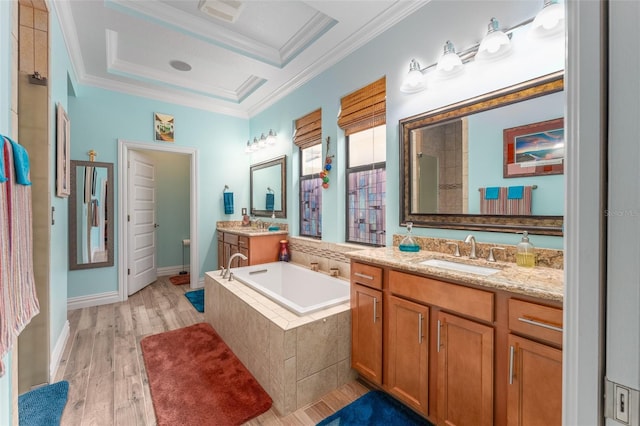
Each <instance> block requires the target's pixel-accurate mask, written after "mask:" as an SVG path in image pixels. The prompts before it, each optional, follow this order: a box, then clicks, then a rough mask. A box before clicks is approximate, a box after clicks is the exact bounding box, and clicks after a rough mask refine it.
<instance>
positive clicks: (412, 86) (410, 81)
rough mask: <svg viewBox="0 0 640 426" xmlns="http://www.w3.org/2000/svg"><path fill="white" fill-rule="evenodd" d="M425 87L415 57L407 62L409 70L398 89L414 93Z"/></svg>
mask: <svg viewBox="0 0 640 426" xmlns="http://www.w3.org/2000/svg"><path fill="white" fill-rule="evenodd" d="M426 88H427V85H426V82H425V79H424V75H423V74H422V71H420V64H419V63H418V61H416V60H415V59H412V60H411V62H410V63H409V72H408V73H407V75H406V76H405V77H404V80H403V81H402V85H401V86H400V91H401V92H404V93H416V92H420V91H421V90H424V89H426Z"/></svg>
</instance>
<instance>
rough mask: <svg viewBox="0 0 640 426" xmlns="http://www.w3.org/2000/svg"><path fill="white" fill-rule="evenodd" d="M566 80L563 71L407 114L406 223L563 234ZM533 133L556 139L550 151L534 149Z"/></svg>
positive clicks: (403, 144)
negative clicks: (421, 112) (531, 144)
mask: <svg viewBox="0 0 640 426" xmlns="http://www.w3.org/2000/svg"><path fill="white" fill-rule="evenodd" d="M563 78H564V73H563V72H557V73H554V74H550V75H547V76H543V77H540V78H537V79H534V80H530V81H527V82H523V83H520V84H518V85H515V86H511V87H507V88H504V89H501V90H498V91H495V92H491V93H488V94H485V95H482V96H479V97H476V98H472V99H469V100H466V101H462V102H459V103H456V104H452V105H449V106H445V107H442V108H439V109H437V110H433V111H428V112H426V113H423V114H419V115H416V116H412V117H408V118H405V119H402V120H400V123H399V124H400V125H399V128H400V184H401V193H400V208H401V212H400V220H401V222H402V224H404V223H406V222H413V224H414V226H418V227H434V228H448V229H468V230H479V231H494V232H515V231H524V230H526V231H529V232H530V233H532V234H537V235H557V236H561V235H562V229H563V215H564V211H563V209H564V175H563V174H562V165H563V162H564V158H563V156H564V128H563V124H562V123H563V121H562V119H563V116H564V105H565V100H564V92H563V88H564V82H563ZM547 123H551V124H553V125H551V124H547ZM558 123H560V125H559V126H558ZM552 127H553V129H552ZM514 129H517V131H516V130H514ZM528 130H532V131H531V132H529V131H528ZM552 137H553V138H557V139H555V140H554V141H553V143H551V142H550V140H551V138H552ZM518 138H520V140H519V139H518ZM527 138H529V139H527ZM531 138H534V139H535V141H538V142H539V141H542V140H543V139H549V140H547V141H546V142H547V143H548V144H549V146H550V149H549V150H547V149H546V148H548V147H549V146H547V147H538V148H535V149H532V148H530V144H529V142H530V139H531ZM518 144H520V145H518ZM519 147H522V148H519ZM527 147H529V148H527ZM543 148H544V149H543ZM547 151H553V152H551V153H548V152H547ZM547 170H553V173H552V172H548V173H547V172H545V171H547ZM558 170H560V171H559V172H558ZM507 171H509V172H507ZM512 193H513V194H514V196H513V197H512ZM523 194H524V195H523Z"/></svg>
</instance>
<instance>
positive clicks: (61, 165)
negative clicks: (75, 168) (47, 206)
mask: <svg viewBox="0 0 640 426" xmlns="http://www.w3.org/2000/svg"><path fill="white" fill-rule="evenodd" d="M70 167H71V123H70V121H69V117H68V116H67V112H66V111H65V110H64V108H63V107H62V105H61V104H60V103H58V104H57V105H56V195H57V196H58V197H63V198H66V197H68V196H69V194H70V193H71V169H70Z"/></svg>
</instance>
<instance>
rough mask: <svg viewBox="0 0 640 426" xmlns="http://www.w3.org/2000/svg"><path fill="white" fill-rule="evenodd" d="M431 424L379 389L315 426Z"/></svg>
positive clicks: (406, 425) (429, 425) (407, 425)
mask: <svg viewBox="0 0 640 426" xmlns="http://www.w3.org/2000/svg"><path fill="white" fill-rule="evenodd" d="M413 425H415V426H418V425H420V426H432V425H431V423H429V422H428V421H426V420H425V419H423V418H422V417H420V416H419V415H417V414H416V413H414V412H413V411H411V409H409V408H407V407H405V406H404V405H402V404H401V403H400V402H398V401H396V400H395V399H393V398H392V397H391V396H389V395H387V394H386V393H384V392H381V391H371V392H368V393H366V394H364V395H362V396H361V397H360V398H358V399H356V400H355V401H353V402H352V403H351V404H349V405H347V406H346V407H344V408H342V409H341V410H340V411H338V412H336V413H334V414H332V415H331V416H329V417H327V418H326V419H324V420H322V421H321V422H320V423H318V425H317V426H413Z"/></svg>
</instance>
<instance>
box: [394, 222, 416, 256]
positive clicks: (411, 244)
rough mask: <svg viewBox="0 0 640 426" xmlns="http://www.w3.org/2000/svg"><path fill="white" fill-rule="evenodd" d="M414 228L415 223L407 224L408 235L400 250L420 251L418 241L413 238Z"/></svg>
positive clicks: (401, 242) (401, 243) (403, 240)
mask: <svg viewBox="0 0 640 426" xmlns="http://www.w3.org/2000/svg"><path fill="white" fill-rule="evenodd" d="M412 228H413V222H407V235H406V236H405V237H404V238H403V239H402V241H400V245H399V246H398V248H399V249H400V251H411V252H416V251H420V246H419V245H418V243H417V242H416V240H415V239H414V238H413V237H412V236H411V229H412Z"/></svg>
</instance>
